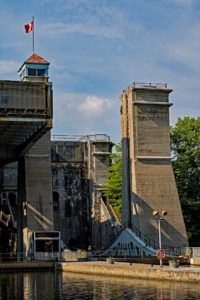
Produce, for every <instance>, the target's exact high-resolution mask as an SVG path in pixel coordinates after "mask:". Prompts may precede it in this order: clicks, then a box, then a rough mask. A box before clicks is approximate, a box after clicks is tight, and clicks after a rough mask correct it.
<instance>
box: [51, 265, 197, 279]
mask: <svg viewBox="0 0 200 300" xmlns="http://www.w3.org/2000/svg"><path fill="white" fill-rule="evenodd" d="M57 267H58V269H59V270H62V271H63V272H68V273H77V274H89V275H99V276H111V277H120V278H122V277H124V278H129V279H131V278H137V279H148V280H164V281H181V282H191V283H199V282H200V268H191V267H179V268H170V267H168V266H164V267H162V268H161V267H160V266H153V267H151V266H149V265H143V264H127V263H119V262H115V263H114V264H108V263H106V262H70V263H63V262H62V263H58V264H57Z"/></svg>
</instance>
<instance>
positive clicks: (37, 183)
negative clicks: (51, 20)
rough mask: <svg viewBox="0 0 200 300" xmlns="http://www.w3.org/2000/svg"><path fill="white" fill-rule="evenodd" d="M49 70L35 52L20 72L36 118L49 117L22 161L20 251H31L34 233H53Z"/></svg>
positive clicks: (19, 185)
mask: <svg viewBox="0 0 200 300" xmlns="http://www.w3.org/2000/svg"><path fill="white" fill-rule="evenodd" d="M48 68H49V62H47V61H46V60H45V59H43V58H42V57H40V56H39V55H37V54H35V53H33V54H32V55H31V56H30V57H29V58H28V59H27V60H26V61H25V62H24V63H23V64H22V66H21V67H20V69H19V71H18V73H19V76H20V80H21V81H22V82H24V83H26V84H27V90H26V99H27V101H30V106H31V105H32V103H31V102H32V101H33V100H34V102H33V103H34V104H35V112H34V109H32V113H33V116H32V117H33V118H34V117H35V115H34V113H35V114H36V116H37V113H38V114H39V115H38V122H40V118H41V116H42V115H43V116H47V119H46V122H45V123H42V122H41V125H40V127H39V128H38V130H37V134H36V135H35V136H34V134H33V135H32V137H31V144H30V143H29V147H28V148H27V149H24V151H23V153H24V154H23V155H21V157H20V158H19V160H18V199H19V201H18V202H19V204H18V205H19V206H21V207H19V210H18V249H21V252H27V251H28V249H29V246H30V245H29V239H30V236H31V233H32V232H34V231H48V230H53V199H52V177H51V143H50V129H51V128H52V100H53V99H52V98H53V97H52V84H51V83H50V82H48ZM32 98H33V100H32ZM41 100H42V101H41ZM44 103H46V105H44ZM30 110H31V108H30ZM20 235H21V238H20Z"/></svg>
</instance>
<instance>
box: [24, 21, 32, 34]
mask: <svg viewBox="0 0 200 300" xmlns="http://www.w3.org/2000/svg"><path fill="white" fill-rule="evenodd" d="M24 28H25V32H26V33H29V32H31V31H32V30H33V21H32V22H31V23H29V24H26V25H24Z"/></svg>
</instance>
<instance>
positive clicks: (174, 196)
mask: <svg viewBox="0 0 200 300" xmlns="http://www.w3.org/2000/svg"><path fill="white" fill-rule="evenodd" d="M171 92H172V90H171V89H169V88H167V85H163V84H136V83H134V84H133V85H131V86H129V87H128V88H127V89H126V90H124V91H123V93H122V95H121V129H122V148H123V196H122V197H123V199H122V201H123V205H122V220H123V226H124V227H129V228H131V229H132V230H133V231H135V232H138V233H139V235H142V236H143V237H145V236H146V238H150V239H151V240H153V241H155V242H158V220H157V219H156V217H154V216H153V214H152V212H153V211H154V210H156V211H158V212H159V213H160V214H162V211H163V210H164V211H166V212H167V215H166V216H165V217H164V218H163V219H162V221H161V223H160V224H161V233H162V243H163V244H164V245H166V246H168V247H183V246H187V245H188V240H187V235H186V230H185V225H184V220H183V215H182V210H181V206H180V201H179V196H178V192H177V188H176V182H175V178H174V174H173V169H172V164H171V157H170V127H169V107H170V106H171V105H172V103H170V102H169V94H170V93H171Z"/></svg>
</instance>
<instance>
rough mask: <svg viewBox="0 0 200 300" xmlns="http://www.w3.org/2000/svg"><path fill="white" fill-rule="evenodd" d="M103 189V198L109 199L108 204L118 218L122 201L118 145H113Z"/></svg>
mask: <svg viewBox="0 0 200 300" xmlns="http://www.w3.org/2000/svg"><path fill="white" fill-rule="evenodd" d="M104 188H105V190H104V194H105V196H106V197H108V199H110V204H111V205H112V206H113V208H114V209H115V212H116V213H117V215H118V216H119V215H120V214H121V200H122V146H121V144H120V143H118V144H115V146H114V152H113V153H112V154H111V166H110V167H109V173H108V182H107V184H106V185H105V187H104Z"/></svg>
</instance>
